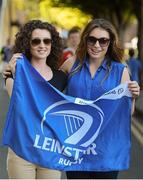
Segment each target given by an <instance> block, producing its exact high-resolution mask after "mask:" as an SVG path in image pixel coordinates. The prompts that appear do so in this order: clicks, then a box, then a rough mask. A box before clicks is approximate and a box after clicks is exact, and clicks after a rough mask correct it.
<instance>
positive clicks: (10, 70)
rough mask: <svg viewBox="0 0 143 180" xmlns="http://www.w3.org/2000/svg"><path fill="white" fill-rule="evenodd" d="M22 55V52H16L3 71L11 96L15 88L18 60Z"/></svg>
mask: <svg viewBox="0 0 143 180" xmlns="http://www.w3.org/2000/svg"><path fill="white" fill-rule="evenodd" d="M21 55H22V54H21V53H16V54H14V55H13V56H12V58H11V60H10V61H9V63H8V65H7V67H6V69H5V70H4V72H3V78H4V79H5V86H6V90H7V93H8V95H9V97H11V94H12V89H13V83H14V74H15V66H16V61H17V58H19V57H21Z"/></svg>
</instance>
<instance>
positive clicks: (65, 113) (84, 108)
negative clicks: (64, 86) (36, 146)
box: [41, 99, 104, 148]
mask: <svg viewBox="0 0 143 180" xmlns="http://www.w3.org/2000/svg"><path fill="white" fill-rule="evenodd" d="M89 112H90V114H89ZM103 118H104V113H103V111H102V110H101V108H99V107H98V106H97V105H95V104H93V103H87V102H86V101H84V100H82V99H80V101H78V102H76V103H71V102H69V101H66V100H63V101H59V102H56V103H54V104H53V105H51V106H49V107H48V108H47V109H46V110H45V111H44V115H43V119H42V122H41V130H42V133H43V134H44V135H46V126H48V127H50V128H51V129H52V130H53V132H54V133H55V134H56V137H57V138H58V139H59V141H60V142H61V143H62V144H68V145H71V146H79V147H82V148H87V147H88V146H90V145H91V144H92V143H93V142H94V141H95V140H96V138H97V137H98V134H99V132H100V129H101V126H102V123H103Z"/></svg>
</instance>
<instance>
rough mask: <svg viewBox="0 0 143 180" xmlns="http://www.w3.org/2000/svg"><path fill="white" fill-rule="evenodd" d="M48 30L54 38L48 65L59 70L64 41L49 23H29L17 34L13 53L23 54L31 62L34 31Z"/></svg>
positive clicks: (39, 21) (35, 21)
mask: <svg viewBox="0 0 143 180" xmlns="http://www.w3.org/2000/svg"><path fill="white" fill-rule="evenodd" d="M35 29H46V30H48V31H49V32H50V34H51V38H52V44H51V52H50V54H49V56H48V57H47V60H46V64H47V65H48V66H50V67H51V68H53V69H55V70H57V69H58V64H59V61H60V58H61V56H62V51H63V48H62V39H61V37H60V36H59V33H58V32H57V30H56V28H55V27H54V26H52V25H51V24H49V23H48V22H42V21H41V20H31V21H29V22H27V23H26V24H25V25H24V26H23V27H21V29H20V31H19V32H18V33H17V34H16V40H15V45H14V47H13V53H23V54H24V55H25V56H26V57H27V58H28V59H29V61H30V59H31V56H32V55H31V53H30V40H31V35H32V32H33V30H35Z"/></svg>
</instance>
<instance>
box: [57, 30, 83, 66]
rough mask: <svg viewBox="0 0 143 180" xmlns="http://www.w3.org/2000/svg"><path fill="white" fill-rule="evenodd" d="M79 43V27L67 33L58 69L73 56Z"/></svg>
mask: <svg viewBox="0 0 143 180" xmlns="http://www.w3.org/2000/svg"><path fill="white" fill-rule="evenodd" d="M79 41H80V29H79V27H73V28H71V29H70V30H69V32H68V39H67V47H66V48H65V49H64V50H63V56H62V59H61V62H60V64H59V67H60V66H61V65H62V64H63V63H64V62H65V61H66V60H67V59H68V58H70V57H72V56H73V55H75V51H76V49H77V46H78V44H79Z"/></svg>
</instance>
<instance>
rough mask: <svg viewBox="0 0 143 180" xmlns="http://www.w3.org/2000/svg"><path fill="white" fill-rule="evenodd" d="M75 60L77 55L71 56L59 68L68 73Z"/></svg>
mask: <svg viewBox="0 0 143 180" xmlns="http://www.w3.org/2000/svg"><path fill="white" fill-rule="evenodd" d="M75 61H76V56H72V57H70V58H69V59H67V60H66V61H65V62H64V63H63V64H62V66H61V67H60V68H59V70H61V71H63V72H64V73H66V74H69V73H70V71H71V68H72V67H73V65H74V63H75Z"/></svg>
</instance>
